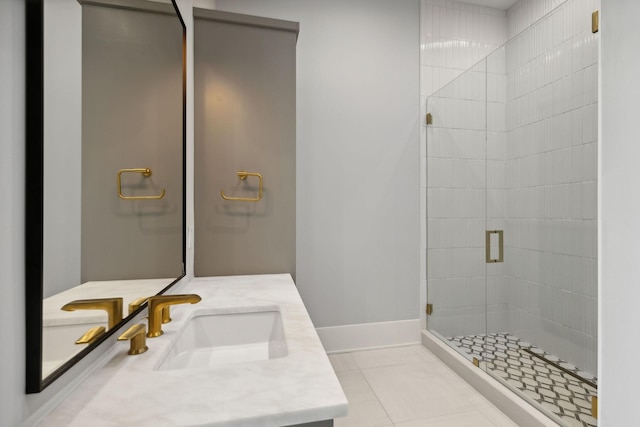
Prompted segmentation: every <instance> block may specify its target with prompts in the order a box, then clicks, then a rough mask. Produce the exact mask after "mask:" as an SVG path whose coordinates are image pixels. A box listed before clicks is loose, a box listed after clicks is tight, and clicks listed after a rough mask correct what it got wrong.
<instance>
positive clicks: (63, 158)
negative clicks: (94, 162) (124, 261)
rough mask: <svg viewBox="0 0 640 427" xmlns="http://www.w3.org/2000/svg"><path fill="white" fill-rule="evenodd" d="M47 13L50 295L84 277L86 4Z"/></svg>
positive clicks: (53, 4)
mask: <svg viewBox="0 0 640 427" xmlns="http://www.w3.org/2000/svg"><path fill="white" fill-rule="evenodd" d="M44 16H45V18H44V22H45V26H44V33H45V36H44V56H45V64H47V67H46V68H45V77H44V90H45V94H44V117H45V119H44V120H45V122H44V134H45V135H46V137H45V144H44V151H45V152H44V158H45V159H46V161H45V168H44V211H45V212H46V215H45V216H44V239H43V245H44V253H45V256H44V273H43V277H44V297H45V298H46V297H49V296H51V295H55V294H57V293H59V292H62V291H65V290H67V289H69V288H71V287H73V286H77V285H78V284H80V283H81V281H80V270H81V268H80V260H81V259H80V258H81V257H80V246H81V242H80V240H81V239H80V229H81V227H80V224H81V215H80V214H81V195H82V7H81V6H80V4H79V3H78V2H77V1H76V0H57V1H48V2H45V3H44ZM51 58H55V59H51Z"/></svg>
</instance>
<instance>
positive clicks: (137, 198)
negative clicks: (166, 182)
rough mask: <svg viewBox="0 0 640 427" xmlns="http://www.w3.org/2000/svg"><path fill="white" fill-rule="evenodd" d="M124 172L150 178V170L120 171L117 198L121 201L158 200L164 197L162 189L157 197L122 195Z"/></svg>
mask: <svg viewBox="0 0 640 427" xmlns="http://www.w3.org/2000/svg"><path fill="white" fill-rule="evenodd" d="M125 172H130V173H139V174H142V176H144V177H145V178H148V177H150V176H151V169H149V168H135V169H120V170H119V171H118V197H120V198H121V199H122V200H159V199H162V198H163V197H164V188H163V189H162V192H161V193H160V194H159V195H157V196H125V195H124V194H122V179H121V177H122V174H123V173H125Z"/></svg>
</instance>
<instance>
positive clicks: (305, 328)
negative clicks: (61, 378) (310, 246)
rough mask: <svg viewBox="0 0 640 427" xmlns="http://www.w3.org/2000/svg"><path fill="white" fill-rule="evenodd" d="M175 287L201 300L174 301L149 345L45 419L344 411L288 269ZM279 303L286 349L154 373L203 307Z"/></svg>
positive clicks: (259, 422) (227, 417)
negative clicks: (214, 364)
mask: <svg viewBox="0 0 640 427" xmlns="http://www.w3.org/2000/svg"><path fill="white" fill-rule="evenodd" d="M170 293H196V294H198V295H200V296H201V297H202V301H201V302H200V303H198V304H194V305H178V306H174V307H173V308H172V311H171V316H172V318H173V321H172V322H171V323H168V324H165V325H163V330H164V334H163V335H162V336H160V337H158V338H150V339H147V345H148V346H149V350H148V351H147V352H146V353H144V354H141V355H138V356H128V355H127V350H128V345H129V344H128V343H127V342H118V343H117V344H116V345H117V348H116V349H115V353H114V356H113V358H112V359H111V360H110V361H109V362H108V363H107V364H106V365H105V366H104V367H102V368H100V369H99V370H97V371H96V372H94V373H93V374H92V376H91V377H90V378H89V379H88V380H86V381H85V382H84V383H82V384H81V385H80V386H79V387H78V388H77V389H75V390H74V391H73V392H72V393H71V394H70V395H69V396H68V397H67V398H66V399H65V400H63V401H62V402H61V404H60V405H58V407H57V408H55V409H54V410H53V411H51V412H50V413H49V414H48V415H47V416H46V417H45V418H44V419H43V420H42V422H41V423H40V424H39V425H41V426H55V427H58V426H63V425H64V426H82V427H85V426H87V425H90V426H92V427H99V426H228V427H233V426H246V427H250V426H255V427H268V426H288V425H295V424H302V423H309V422H314V421H319V420H325V419H332V418H336V417H341V416H344V415H346V414H347V399H346V397H345V395H344V393H343V391H342V388H341V387H340V383H339V382H338V379H337V378H336V375H335V373H334V371H333V368H332V367H331V364H330V362H329V359H328V357H327V355H326V353H325V351H324V349H323V347H322V344H321V343H320V339H319V338H318V335H317V333H316V331H315V329H314V327H313V324H312V323H311V319H310V318H309V315H308V313H307V311H306V309H305V307H304V304H303V302H302V299H301V298H300V295H299V294H298V291H297V289H296V287H295V284H294V283H293V280H292V279H291V276H289V275H288V274H280V275H262V276H233V277H215V278H198V279H194V280H192V281H190V282H189V283H186V284H184V285H181V286H180V288H179V289H177V290H173V289H172V290H171V291H170ZM274 305H277V306H278V307H279V309H280V313H281V316H282V322H283V327H284V333H285V337H286V340H287V348H288V354H287V355H286V356H285V357H282V358H277V359H270V360H264V361H252V362H239V363H234V364H228V365H221V366H217V367H207V368H198V369H180V370H154V368H155V367H156V366H159V364H160V362H161V361H162V359H163V357H164V355H165V354H166V353H167V351H168V349H169V347H170V346H171V344H172V343H173V342H174V340H175V339H176V337H177V333H178V332H179V331H180V328H181V326H182V325H183V324H184V323H185V319H187V318H188V317H189V315H190V314H191V313H192V312H193V310H199V309H212V308H215V309H221V310H224V311H233V310H234V309H235V308H239V309H242V308H243V307H260V306H265V307H273V306H274Z"/></svg>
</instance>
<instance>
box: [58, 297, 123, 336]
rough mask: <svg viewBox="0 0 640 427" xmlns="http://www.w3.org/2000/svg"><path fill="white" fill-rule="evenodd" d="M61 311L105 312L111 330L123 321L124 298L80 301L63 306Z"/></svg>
mask: <svg viewBox="0 0 640 427" xmlns="http://www.w3.org/2000/svg"><path fill="white" fill-rule="evenodd" d="M60 309H61V310H64V311H76V310H104V311H106V312H107V316H108V319H109V321H108V327H109V329H111V328H113V327H114V326H116V325H117V324H118V323H120V321H121V320H122V298H95V299H79V300H75V301H71V302H68V303H67V304H65V305H63V306H62V307H61V308H60Z"/></svg>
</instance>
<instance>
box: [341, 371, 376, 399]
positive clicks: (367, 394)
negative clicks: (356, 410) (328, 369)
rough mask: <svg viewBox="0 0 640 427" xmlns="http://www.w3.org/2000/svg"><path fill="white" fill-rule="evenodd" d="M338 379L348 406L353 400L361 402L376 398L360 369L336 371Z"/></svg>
mask: <svg viewBox="0 0 640 427" xmlns="http://www.w3.org/2000/svg"><path fill="white" fill-rule="evenodd" d="M336 376H337V377H338V381H340V385H341V386H342V390H343V391H344V394H345V395H346V396H347V399H348V400H349V406H351V404H352V403H355V402H363V401H367V400H377V397H376V395H375V394H374V393H373V390H371V387H369V383H368V382H367V380H366V379H365V378H364V375H362V372H360V371H351V372H336Z"/></svg>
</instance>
